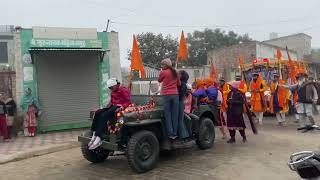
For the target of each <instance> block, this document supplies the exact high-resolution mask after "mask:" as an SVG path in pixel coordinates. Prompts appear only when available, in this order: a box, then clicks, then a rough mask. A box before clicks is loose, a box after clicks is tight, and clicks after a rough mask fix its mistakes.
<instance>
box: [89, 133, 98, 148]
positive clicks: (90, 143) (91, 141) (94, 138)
mask: <svg viewBox="0 0 320 180" xmlns="http://www.w3.org/2000/svg"><path fill="white" fill-rule="evenodd" d="M96 138H97V136H95V135H93V136H92V137H91V140H90V142H89V143H88V147H90V146H91V145H92V144H93V142H94V140H96Z"/></svg>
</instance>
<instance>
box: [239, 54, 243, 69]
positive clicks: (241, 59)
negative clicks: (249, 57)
mask: <svg viewBox="0 0 320 180" xmlns="http://www.w3.org/2000/svg"><path fill="white" fill-rule="evenodd" d="M242 65H243V57H242V54H240V57H239V66H240V68H242Z"/></svg>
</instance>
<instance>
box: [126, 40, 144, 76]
mask: <svg viewBox="0 0 320 180" xmlns="http://www.w3.org/2000/svg"><path fill="white" fill-rule="evenodd" d="M131 53H132V54H131V66H130V68H131V71H130V79H132V77H133V75H132V71H133V70H138V71H139V72H140V73H141V77H142V78H145V77H146V72H145V70H144V66H143V64H142V60H141V55H140V49H139V46H138V42H137V39H136V36H135V35H133V45H132V52H131Z"/></svg>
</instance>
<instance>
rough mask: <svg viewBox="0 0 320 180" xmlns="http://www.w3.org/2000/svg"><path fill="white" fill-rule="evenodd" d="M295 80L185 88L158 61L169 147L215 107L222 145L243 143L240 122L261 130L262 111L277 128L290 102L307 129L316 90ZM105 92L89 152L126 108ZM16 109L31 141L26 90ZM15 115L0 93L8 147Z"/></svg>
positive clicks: (124, 96) (126, 96)
mask: <svg viewBox="0 0 320 180" xmlns="http://www.w3.org/2000/svg"><path fill="white" fill-rule="evenodd" d="M296 79H297V83H296V84H293V85H286V84H285V82H284V81H283V80H281V79H280V78H279V75H278V74H274V75H273V80H272V82H271V83H270V84H267V83H266V81H265V80H264V79H263V78H262V76H261V75H259V74H258V73H254V74H253V77H252V80H251V81H250V83H249V87H247V84H246V82H245V81H244V80H243V78H242V77H241V76H237V77H236V78H235V80H234V81H232V82H229V83H227V82H226V80H225V79H224V78H220V79H219V82H218V83H217V82H215V81H214V79H211V78H206V79H198V80H196V81H195V82H194V83H193V84H192V85H190V84H188V80H189V75H188V73H187V72H186V71H184V70H180V71H179V72H177V71H176V70H175V69H174V68H173V67H172V62H171V60H170V59H164V60H162V61H161V71H160V74H159V77H158V82H159V83H161V89H160V91H161V95H162V96H163V100H164V115H165V123H164V124H165V127H166V132H167V135H168V138H169V139H171V140H172V141H175V140H176V139H181V140H184V139H187V138H189V137H190V136H191V135H192V134H191V132H190V131H189V130H188V127H187V125H186V123H185V118H190V117H192V116H194V115H193V114H192V111H193V110H194V109H197V108H198V106H201V105H209V107H215V108H216V107H220V127H219V129H220V131H221V133H222V136H223V138H224V139H225V138H226V137H227V135H226V129H227V130H228V131H229V135H230V139H229V140H228V141H227V142H228V143H234V142H235V134H236V130H238V131H239V133H240V135H241V136H242V140H243V142H246V141H247V137H246V133H245V128H246V124H245V120H246V119H248V120H249V121H250V125H251V127H252V130H253V131H254V133H255V132H256V128H255V125H254V124H255V123H252V122H253V119H254V118H253V116H255V118H256V119H257V122H259V124H260V125H262V124H263V115H264V112H265V111H266V110H267V109H269V111H270V112H271V113H274V114H275V115H276V118H277V120H278V122H279V125H280V126H283V125H284V124H285V121H286V117H285V115H286V113H287V112H288V110H289V102H290V100H291V102H292V103H293V105H294V108H295V112H296V119H297V120H298V121H299V123H300V128H303V127H305V126H307V125H310V124H311V126H312V125H315V118H314V111H315V110H317V108H315V107H319V106H317V105H319V98H318V91H317V88H316V86H315V85H314V83H313V81H310V80H308V75H307V74H306V73H305V72H300V73H298V74H297V76H296ZM107 86H108V88H109V89H110V91H111V100H110V103H109V104H108V105H107V106H106V108H103V109H100V110H98V111H97V112H96V113H95V118H94V119H93V123H92V127H91V130H92V132H93V135H92V138H91V141H90V142H89V144H88V146H89V148H90V149H95V148H97V147H99V146H100V145H101V144H102V138H103V136H104V135H105V134H106V133H107V131H106V130H107V122H108V121H114V120H115V119H116V118H115V116H116V113H117V112H119V111H122V110H124V109H125V108H126V107H128V106H129V105H130V104H131V97H130V90H129V89H128V88H127V87H124V86H122V85H120V83H119V82H118V81H117V79H115V78H111V79H109V80H108V82H107ZM267 89H270V101H269V104H268V103H267V101H266V96H265V91H266V90H267ZM246 92H250V93H251V97H250V102H247V98H246V95H245V94H246ZM249 105H250V106H249ZM21 108H22V111H23V117H24V118H23V127H24V135H25V136H29V137H33V136H35V133H36V127H37V120H36V117H37V115H39V114H40V113H41V111H40V106H39V103H38V101H37V99H36V98H35V97H34V96H33V94H32V90H31V89H30V88H28V89H26V92H25V94H24V96H23V98H22V101H21ZM318 110H319V108H318ZM15 114H16V105H15V102H14V101H13V99H12V98H9V97H7V96H4V94H1V93H0V133H1V136H3V138H4V141H8V140H9V138H10V136H9V133H8V130H9V131H10V129H9V127H10V126H12V124H13V123H12V122H13V121H14V120H13V117H14V116H15ZM308 121H309V123H308Z"/></svg>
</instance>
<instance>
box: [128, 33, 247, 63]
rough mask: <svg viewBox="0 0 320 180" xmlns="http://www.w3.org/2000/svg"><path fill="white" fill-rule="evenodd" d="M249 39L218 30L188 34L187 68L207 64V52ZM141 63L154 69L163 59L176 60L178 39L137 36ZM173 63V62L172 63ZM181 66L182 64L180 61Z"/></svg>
mask: <svg viewBox="0 0 320 180" xmlns="http://www.w3.org/2000/svg"><path fill="white" fill-rule="evenodd" d="M250 40H251V39H250V38H249V36H248V35H247V34H245V35H243V36H240V35H238V34H236V33H234V32H233V31H229V32H225V31H222V30H220V29H215V30H212V29H205V30H203V31H194V32H193V33H192V34H191V33H188V35H187V43H188V51H189V57H188V64H187V65H189V66H202V65H205V64H207V51H209V50H212V49H217V48H222V47H226V46H231V45H234V44H238V43H239V42H240V41H242V42H246V41H250ZM137 41H138V42H139V48H140V53H141V58H142V61H143V62H144V63H146V64H149V65H151V66H154V67H160V62H161V60H162V59H163V58H166V57H169V58H170V59H171V60H172V61H175V60H176V57H177V51H178V45H179V42H178V38H173V37H172V36H170V35H167V36H163V35H162V34H161V33H160V34H154V33H151V32H147V33H142V34H138V35H137ZM128 57H129V60H131V50H128ZM173 63H174V62H173ZM180 63H181V65H183V64H184V62H183V61H180Z"/></svg>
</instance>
